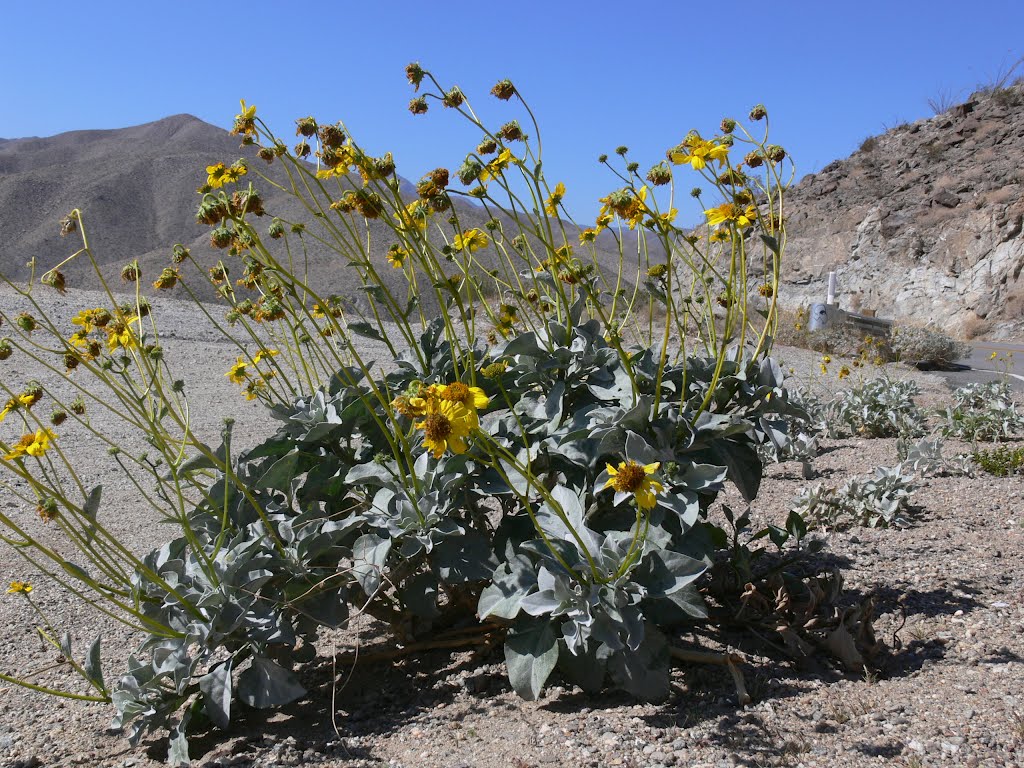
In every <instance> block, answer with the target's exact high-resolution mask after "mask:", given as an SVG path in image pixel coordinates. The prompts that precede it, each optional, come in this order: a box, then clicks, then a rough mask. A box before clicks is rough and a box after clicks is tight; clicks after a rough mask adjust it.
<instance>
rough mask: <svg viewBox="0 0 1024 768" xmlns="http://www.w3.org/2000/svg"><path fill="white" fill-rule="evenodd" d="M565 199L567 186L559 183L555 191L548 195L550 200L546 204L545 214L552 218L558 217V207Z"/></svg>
mask: <svg viewBox="0 0 1024 768" xmlns="http://www.w3.org/2000/svg"><path fill="white" fill-rule="evenodd" d="M563 197H565V184H563V183H562V182H558V183H557V184H555V191H554V192H552V193H551V194H550V195H548V199H547V200H546V201H545V202H544V212H545V213H547V214H548V215H550V216H557V215H558V206H559V204H560V203H561V202H562V198H563Z"/></svg>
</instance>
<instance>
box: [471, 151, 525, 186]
mask: <svg viewBox="0 0 1024 768" xmlns="http://www.w3.org/2000/svg"><path fill="white" fill-rule="evenodd" d="M518 162H519V160H518V159H517V158H516V157H514V156H513V155H512V150H510V149H503V150H501V152H500V153H499V154H498V156H497V157H496V158H494V159H493V160H491V162H489V163H488V164H487V165H485V166H484V169H483V170H482V171H481V172H480V181H487V180H489V179H496V178H498V175H499V174H500V173H501V172H502V171H504V170H505V169H506V168H508V167H509V165H510V164H511V163H518Z"/></svg>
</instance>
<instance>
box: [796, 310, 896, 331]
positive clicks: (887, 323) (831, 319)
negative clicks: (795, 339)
mask: <svg viewBox="0 0 1024 768" xmlns="http://www.w3.org/2000/svg"><path fill="white" fill-rule="evenodd" d="M837 325H848V326H851V327H853V328H856V329H858V330H860V331H864V332H865V333H870V334H872V335H873V336H888V335H889V334H890V332H891V331H892V320H883V319H882V318H880V317H872V316H871V315H859V314H857V313H856V312H847V311H846V310H843V309H840V308H839V307H838V306H836V305H835V304H811V312H810V317H809V318H808V320H807V329H808V330H810V331H823V330H825V329H826V328H834V327H835V326H837Z"/></svg>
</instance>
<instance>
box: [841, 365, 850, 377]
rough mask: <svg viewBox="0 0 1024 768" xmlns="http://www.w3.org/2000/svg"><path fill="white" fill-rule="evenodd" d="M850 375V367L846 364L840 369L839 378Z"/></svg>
mask: <svg viewBox="0 0 1024 768" xmlns="http://www.w3.org/2000/svg"><path fill="white" fill-rule="evenodd" d="M849 375H850V367H849V366H848V365H844V366H843V367H842V368H840V369H839V379H840V380H842V379H845V378H846V377H847V376H849Z"/></svg>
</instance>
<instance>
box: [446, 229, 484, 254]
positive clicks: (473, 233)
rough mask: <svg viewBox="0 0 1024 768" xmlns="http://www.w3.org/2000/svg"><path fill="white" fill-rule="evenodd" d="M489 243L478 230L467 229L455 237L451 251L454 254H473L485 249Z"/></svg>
mask: <svg viewBox="0 0 1024 768" xmlns="http://www.w3.org/2000/svg"><path fill="white" fill-rule="evenodd" d="M489 243H490V239H489V238H488V237H487V235H486V234H485V233H484V232H483V231H482V230H479V229H467V230H466V231H465V232H463V233H462V234H461V235H456V236H455V239H454V241H453V242H452V250H453V251H456V252H462V251H469V252H470V253H474V252H475V251H479V250H480V249H481V248H486V247H487V245H488V244H489Z"/></svg>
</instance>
